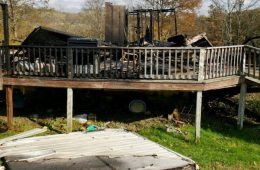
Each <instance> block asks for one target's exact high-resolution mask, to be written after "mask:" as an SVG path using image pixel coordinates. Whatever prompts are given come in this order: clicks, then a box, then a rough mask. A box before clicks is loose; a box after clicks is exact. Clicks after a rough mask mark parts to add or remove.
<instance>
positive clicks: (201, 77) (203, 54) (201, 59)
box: [198, 49, 206, 81]
mask: <svg viewBox="0 0 260 170" xmlns="http://www.w3.org/2000/svg"><path fill="white" fill-rule="evenodd" d="M205 58H206V50H205V49H200V57H199V74H198V81H203V80H204V78H205V76H204V69H205V66H204V63H205Z"/></svg>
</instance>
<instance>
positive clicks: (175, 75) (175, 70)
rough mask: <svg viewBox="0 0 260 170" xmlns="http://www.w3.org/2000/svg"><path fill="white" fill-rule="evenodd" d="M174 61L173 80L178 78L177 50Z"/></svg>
mask: <svg viewBox="0 0 260 170" xmlns="http://www.w3.org/2000/svg"><path fill="white" fill-rule="evenodd" d="M174 61H175V65H174V77H175V79H178V78H177V69H178V51H177V50H175V59H174Z"/></svg>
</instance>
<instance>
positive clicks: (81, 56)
mask: <svg viewBox="0 0 260 170" xmlns="http://www.w3.org/2000/svg"><path fill="white" fill-rule="evenodd" d="M80 58H81V60H80V63H81V69H80V77H82V78H84V77H85V67H84V49H83V48H82V49H80Z"/></svg>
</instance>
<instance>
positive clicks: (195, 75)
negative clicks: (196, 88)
mask: <svg viewBox="0 0 260 170" xmlns="http://www.w3.org/2000/svg"><path fill="white" fill-rule="evenodd" d="M196 61H197V50H195V49H194V59H193V79H196V78H197V76H198V74H199V69H198V68H197V67H196ZM197 62H198V61H197ZM198 65H199V63H198ZM196 72H197V73H196Z"/></svg>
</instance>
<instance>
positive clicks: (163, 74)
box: [162, 50, 165, 79]
mask: <svg viewBox="0 0 260 170" xmlns="http://www.w3.org/2000/svg"><path fill="white" fill-rule="evenodd" d="M162 51H163V68H162V79H165V51H164V50H162Z"/></svg>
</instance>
